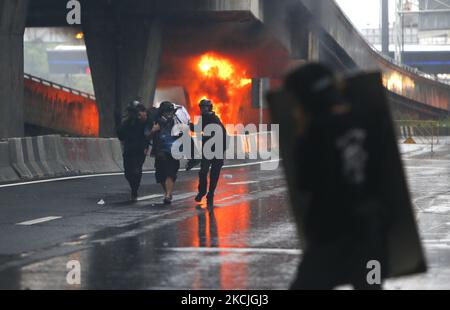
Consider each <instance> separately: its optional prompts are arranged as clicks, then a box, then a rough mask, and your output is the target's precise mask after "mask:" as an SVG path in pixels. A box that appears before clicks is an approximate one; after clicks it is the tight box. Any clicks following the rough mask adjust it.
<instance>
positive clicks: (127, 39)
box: [82, 1, 163, 137]
mask: <svg viewBox="0 0 450 310" xmlns="http://www.w3.org/2000/svg"><path fill="white" fill-rule="evenodd" d="M90 3H93V1H86V2H84V3H83V6H82V10H83V12H84V13H83V16H82V26H83V31H84V34H85V41H86V48H87V54H88V58H89V64H90V67H91V72H92V79H93V83H94V89H95V95H96V98H97V104H98V110H99V118H100V119H99V122H100V123H99V125H100V136H101V137H113V136H115V135H116V132H115V128H116V126H117V125H118V124H119V122H120V119H121V116H122V115H123V114H124V111H125V107H126V105H127V104H128V103H129V102H130V101H131V100H133V99H135V98H137V97H139V98H141V99H142V101H143V103H144V104H145V105H146V106H149V105H150V104H152V103H153V97H154V92H155V87H156V82H157V75H158V69H159V62H160V55H161V50H162V28H163V27H162V22H161V21H160V20H158V19H156V18H153V19H149V18H148V17H142V16H135V15H133V14H132V13H129V12H128V11H127V8H126V6H125V7H124V5H126V3H124V2H123V1H122V2H111V3H110V4H109V5H107V7H106V8H104V11H103V12H104V14H102V15H95V14H90V13H89V12H90V5H89V4H90ZM92 11H94V10H93V9H92V10H91V12H92Z"/></svg>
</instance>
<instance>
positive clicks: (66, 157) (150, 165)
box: [0, 133, 278, 182]
mask: <svg viewBox="0 0 450 310" xmlns="http://www.w3.org/2000/svg"><path fill="white" fill-rule="evenodd" d="M271 135H272V134H271V133H257V134H249V135H235V136H230V141H229V142H230V144H229V146H230V147H229V149H228V150H227V152H228V153H229V154H228V155H227V157H228V156H229V155H232V156H231V157H233V158H234V159H231V160H228V161H227V162H228V163H229V164H232V163H236V160H237V161H240V162H242V161H244V162H248V161H252V160H257V159H260V156H259V155H261V154H259V151H260V150H263V151H266V153H268V152H272V154H273V151H274V150H273V148H274V147H275V145H274V144H277V143H278V142H277V141H274V140H273V139H271ZM194 141H195V144H196V145H197V147H198V146H200V141H199V140H198V139H197V138H194ZM0 143H1V144H0V146H1V149H0V169H1V171H2V175H1V176H0V182H10V181H17V180H29V179H41V178H47V177H61V176H71V175H81V174H95V173H116V172H122V171H123V158H122V148H121V144H120V141H119V140H118V139H97V138H69V137H60V136H58V135H49V136H39V137H26V138H11V139H9V140H8V142H0ZM276 146H277V145H276ZM230 152H231V153H230ZM250 154H254V155H253V156H252V157H251V158H250V157H249V155H250ZM272 154H269V155H272ZM228 158H229V157H228ZM262 159H263V160H265V159H268V158H262ZM269 159H270V158H269ZM186 163H187V160H185V159H182V160H181V162H180V166H181V167H182V168H184V167H185V165H186ZM154 167H155V159H154V158H153V157H150V156H148V157H147V158H146V161H145V163H144V170H145V171H151V170H154Z"/></svg>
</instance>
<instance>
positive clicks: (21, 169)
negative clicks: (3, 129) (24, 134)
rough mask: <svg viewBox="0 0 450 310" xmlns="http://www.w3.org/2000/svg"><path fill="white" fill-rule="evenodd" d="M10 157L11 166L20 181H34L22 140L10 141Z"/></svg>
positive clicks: (12, 139) (14, 139) (13, 139)
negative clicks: (25, 156) (26, 162)
mask: <svg viewBox="0 0 450 310" xmlns="http://www.w3.org/2000/svg"><path fill="white" fill-rule="evenodd" d="M8 145H9V156H10V160H11V166H12V167H13V169H14V171H16V173H17V175H18V176H19V177H20V179H23V180H29V179H33V177H34V176H33V174H32V173H31V171H30V170H29V169H28V167H27V165H26V164H25V159H24V151H23V147H22V139H20V138H11V139H9V140H8Z"/></svg>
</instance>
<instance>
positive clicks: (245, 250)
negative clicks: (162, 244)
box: [162, 247, 303, 255]
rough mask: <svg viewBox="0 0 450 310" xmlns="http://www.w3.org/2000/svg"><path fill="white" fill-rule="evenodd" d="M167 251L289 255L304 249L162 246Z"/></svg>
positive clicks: (300, 252) (298, 253) (296, 253)
mask: <svg viewBox="0 0 450 310" xmlns="http://www.w3.org/2000/svg"><path fill="white" fill-rule="evenodd" d="M162 250H165V251H173V252H202V253H220V252H229V253H243V254H247V253H250V254H252V253H261V254H288V255H300V254H302V253H303V252H302V250H298V249H273V248H196V247H186V248H162Z"/></svg>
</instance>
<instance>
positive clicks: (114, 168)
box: [86, 138, 121, 173]
mask: <svg viewBox="0 0 450 310" xmlns="http://www.w3.org/2000/svg"><path fill="white" fill-rule="evenodd" d="M86 142H87V151H88V160H89V162H90V163H91V165H92V166H93V170H94V172H95V173H110V172H120V171H121V168H120V167H119V166H118V165H117V164H116V162H115V160H114V158H113V156H112V152H111V145H110V141H109V139H95V138H88V139H86Z"/></svg>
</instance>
